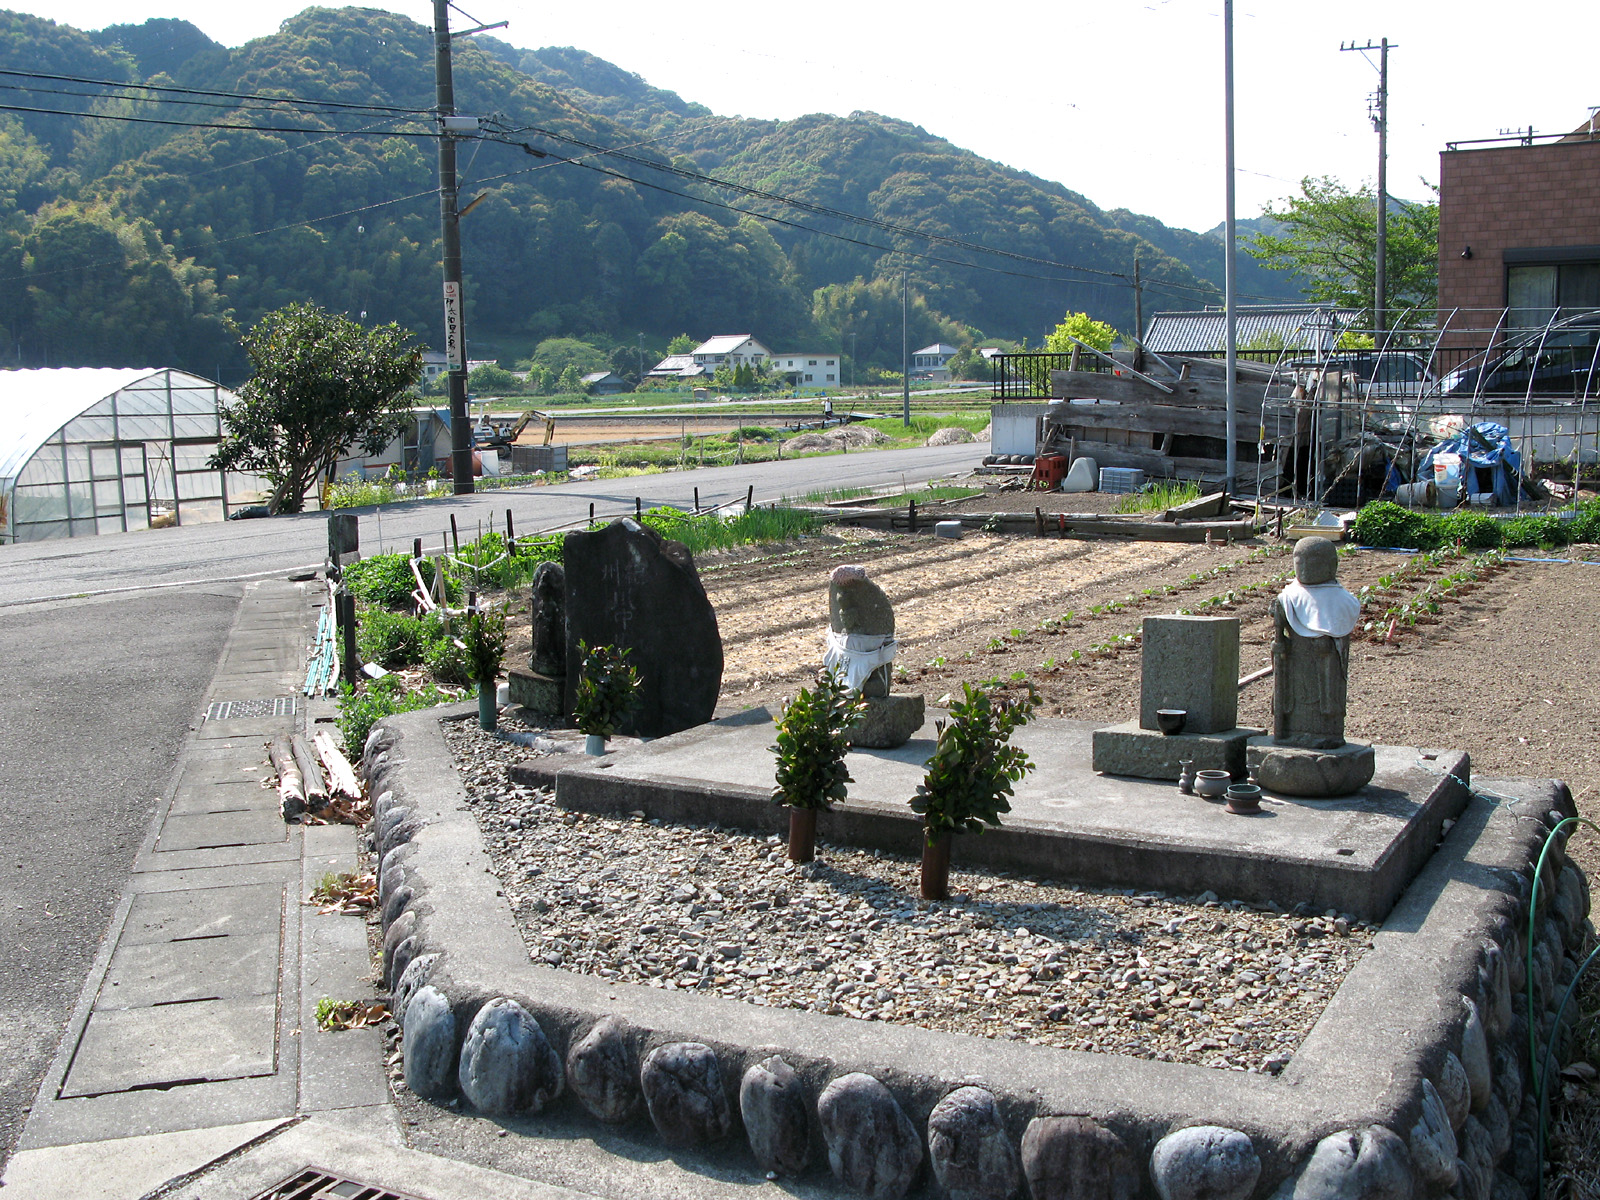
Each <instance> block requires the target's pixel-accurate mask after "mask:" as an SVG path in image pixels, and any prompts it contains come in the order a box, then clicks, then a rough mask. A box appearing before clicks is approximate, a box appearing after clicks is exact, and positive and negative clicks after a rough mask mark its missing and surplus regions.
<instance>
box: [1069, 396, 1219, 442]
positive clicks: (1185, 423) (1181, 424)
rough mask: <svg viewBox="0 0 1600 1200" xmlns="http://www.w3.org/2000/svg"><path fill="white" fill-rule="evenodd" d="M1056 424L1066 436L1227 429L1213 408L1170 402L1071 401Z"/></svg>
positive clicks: (1201, 433)
mask: <svg viewBox="0 0 1600 1200" xmlns="http://www.w3.org/2000/svg"><path fill="white" fill-rule="evenodd" d="M1056 427H1057V428H1059V429H1065V430H1067V431H1068V433H1069V435H1070V434H1071V431H1073V430H1110V429H1124V430H1132V431H1133V432H1135V433H1147V434H1168V433H1178V434H1184V435H1186V436H1193V437H1214V438H1220V437H1223V436H1225V435H1226V434H1227V432H1228V418H1227V414H1226V413H1222V412H1218V411H1216V410H1215V409H1209V408H1179V407H1177V406H1176V405H1172V404H1139V403H1133V404H1071V405H1068V406H1067V408H1066V411H1065V412H1063V413H1062V414H1061V416H1060V417H1059V418H1058V421H1057V424H1056ZM1240 440H1241V441H1243V440H1245V439H1243V438H1241V439H1240Z"/></svg>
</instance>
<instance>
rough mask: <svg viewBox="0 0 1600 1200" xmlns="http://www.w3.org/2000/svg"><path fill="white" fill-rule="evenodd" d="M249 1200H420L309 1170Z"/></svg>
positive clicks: (403, 1193)
mask: <svg viewBox="0 0 1600 1200" xmlns="http://www.w3.org/2000/svg"><path fill="white" fill-rule="evenodd" d="M250 1200H421V1197H419V1196H413V1195H412V1194H411V1193H410V1192H391V1191H390V1190H389V1189H388V1188H382V1187H378V1186H377V1185H376V1184H371V1183H360V1182H358V1181H357V1180H354V1179H346V1178H345V1177H344V1176H342V1175H330V1174H329V1173H328V1172H327V1171H321V1170H318V1169H317V1168H316V1167H307V1168H306V1169H305V1170H303V1171H301V1172H299V1173H298V1174H295V1175H291V1176H290V1177H289V1178H288V1179H285V1180H284V1181H283V1182H282V1183H275V1184H273V1185H272V1186H271V1187H269V1188H268V1189H267V1190H266V1191H264V1192H257V1193H256V1194H255V1195H254V1196H252V1197H250Z"/></svg>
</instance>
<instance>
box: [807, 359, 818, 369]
mask: <svg viewBox="0 0 1600 1200" xmlns="http://www.w3.org/2000/svg"><path fill="white" fill-rule="evenodd" d="M816 365H817V360H816V359H814V358H808V359H806V366H808V367H814V366H816Z"/></svg>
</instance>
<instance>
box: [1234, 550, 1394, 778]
mask: <svg viewBox="0 0 1600 1200" xmlns="http://www.w3.org/2000/svg"><path fill="white" fill-rule="evenodd" d="M1338 574H1339V552H1338V550H1337V549H1336V548H1335V547H1334V545H1333V543H1332V542H1330V541H1328V540H1327V539H1326V538H1320V537H1306V538H1301V539H1300V540H1299V541H1298V542H1296V543H1295V547H1294V578H1295V581H1294V582H1293V583H1291V584H1290V585H1289V586H1288V587H1286V588H1284V589H1283V591H1282V592H1281V593H1280V594H1279V595H1278V598H1277V599H1276V600H1274V601H1273V602H1272V630H1273V632H1272V736H1271V737H1259V738H1252V739H1251V741H1250V744H1249V746H1248V747H1247V749H1246V761H1247V763H1248V765H1249V768H1250V771H1251V773H1252V774H1253V775H1254V776H1255V779H1256V782H1257V783H1259V784H1260V785H1261V786H1262V787H1263V788H1265V789H1267V790H1268V791H1269V792H1281V793H1283V794H1284V795H1288V796H1306V797H1327V796H1346V795H1349V794H1350V793H1351V792H1355V791H1359V790H1360V789H1361V788H1363V787H1365V786H1366V785H1367V783H1369V782H1370V781H1371V779H1372V774H1373V770H1374V768H1375V765H1376V758H1375V756H1374V754H1373V750H1372V746H1371V745H1370V744H1368V743H1366V742H1348V741H1346V740H1345V736H1344V718H1345V697H1346V693H1347V688H1348V685H1349V678H1350V634H1351V633H1352V632H1353V631H1354V630H1355V627H1356V621H1357V620H1358V619H1359V618H1360V616H1361V602H1360V601H1359V600H1357V599H1356V598H1355V597H1354V596H1352V595H1351V594H1350V593H1349V592H1348V591H1346V590H1345V588H1344V586H1343V585H1342V584H1340V583H1339V580H1338Z"/></svg>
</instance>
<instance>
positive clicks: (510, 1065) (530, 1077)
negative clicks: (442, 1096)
mask: <svg viewBox="0 0 1600 1200" xmlns="http://www.w3.org/2000/svg"><path fill="white" fill-rule="evenodd" d="M457 1082H459V1083H460V1085H461V1094H462V1095H463V1096H465V1097H466V1098H467V1102H468V1103H469V1104H471V1105H472V1107H473V1108H475V1109H477V1110H478V1111H479V1112H482V1113H488V1114H490V1115H491V1116H508V1115H510V1114H511V1113H519V1112H529V1111H531V1112H539V1111H540V1110H541V1109H543V1108H544V1106H545V1105H546V1104H548V1103H549V1102H550V1101H551V1100H554V1099H555V1098H556V1097H557V1096H558V1095H560V1094H561V1060H560V1059H559V1058H557V1057H556V1052H555V1051H554V1050H552V1049H551V1048H550V1042H549V1040H548V1039H546V1037H545V1036H544V1030H543V1029H541V1028H539V1022H538V1021H536V1020H535V1019H534V1017H533V1014H532V1013H530V1012H529V1011H528V1010H527V1009H525V1008H523V1007H522V1005H520V1004H518V1003H517V1002H516V1001H515V1000H512V999H509V998H508V997H505V996H496V997H495V998H494V999H493V1000H490V1001H489V1002H488V1003H487V1004H485V1005H484V1006H483V1007H482V1008H480V1009H479V1010H478V1011H477V1014H476V1015H475V1016H474V1017H473V1018H472V1023H471V1024H470V1025H468V1026H467V1036H466V1038H465V1039H464V1040H463V1041H462V1043H461V1060H460V1065H459V1067H458V1069H457Z"/></svg>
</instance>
